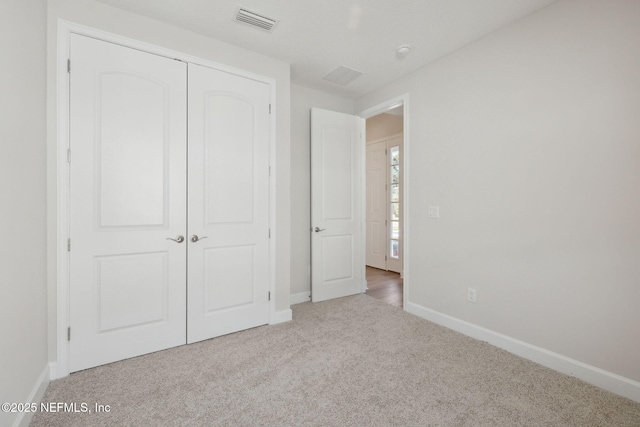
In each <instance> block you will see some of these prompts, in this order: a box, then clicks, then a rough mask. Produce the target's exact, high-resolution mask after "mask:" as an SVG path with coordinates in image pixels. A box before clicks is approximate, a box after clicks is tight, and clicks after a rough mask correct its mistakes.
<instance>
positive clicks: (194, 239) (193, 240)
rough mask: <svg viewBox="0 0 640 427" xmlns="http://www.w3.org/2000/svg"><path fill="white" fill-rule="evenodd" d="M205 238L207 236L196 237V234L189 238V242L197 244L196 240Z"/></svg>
mask: <svg viewBox="0 0 640 427" xmlns="http://www.w3.org/2000/svg"><path fill="white" fill-rule="evenodd" d="M206 238H207V236H202V237H198V235H197V234H194V235H193V236H191V241H192V242H193V243H195V242H197V241H198V240H202V239H206Z"/></svg>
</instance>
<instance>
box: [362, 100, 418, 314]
mask: <svg viewBox="0 0 640 427" xmlns="http://www.w3.org/2000/svg"><path fill="white" fill-rule="evenodd" d="M400 105H402V106H403V109H404V113H403V116H402V147H403V148H402V149H403V152H402V160H403V167H402V169H401V172H400V173H401V175H402V183H403V187H402V189H403V193H402V248H401V251H402V257H403V260H402V273H401V275H402V277H403V285H402V309H403V310H405V311H406V310H407V303H408V301H409V295H410V277H411V273H410V268H409V259H410V257H409V239H410V236H409V233H408V230H409V206H410V202H409V200H410V194H411V193H410V191H409V189H410V182H409V163H410V157H409V152H410V147H409V140H410V138H409V130H410V127H409V94H408V93H404V94H402V95H399V96H396V97H395V98H391V99H388V100H387V101H384V102H381V103H379V104H376V105H374V106H373V107H369V108H365V109H364V110H361V111H360V112H358V113H357V115H358V116H360V117H361V118H363V119H365V120H366V119H368V118H370V117H373V116H377V115H378V114H382V113H384V112H386V111H389V110H391V109H393V108H396V107H399V106H400ZM364 139H365V140H364V141H363V142H362V144H363V145H362V153H363V156H365V155H366V149H367V142H366V138H364ZM363 174H365V175H364V176H363V177H362V179H364V180H366V171H364V170H363ZM365 182H366V181H365ZM361 197H362V199H363V200H362V203H365V205H364V206H366V197H367V194H366V191H363V192H362V194H361ZM365 222H366V221H363V223H365ZM364 227H366V224H364ZM363 231H365V232H366V229H365V230H363ZM365 239H366V235H365ZM363 246H364V247H363V249H362V250H363V256H364V257H366V251H367V248H366V246H367V245H366V242H365V244H364V245H363ZM363 259H366V258H363ZM364 283H365V286H366V280H365V281H364ZM365 290H366V287H365V289H363V292H364V291H365Z"/></svg>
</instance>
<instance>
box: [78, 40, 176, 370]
mask: <svg viewBox="0 0 640 427" xmlns="http://www.w3.org/2000/svg"><path fill="white" fill-rule="evenodd" d="M71 64H72V70H71V75H70V87H71V93H70V97H71V112H70V114H71V122H70V130H71V140H70V147H71V163H70V173H71V185H70V192H71V201H70V212H71V214H70V215H71V218H70V237H71V250H70V270H71V276H70V307H71V308H70V323H71V334H70V335H71V339H70V370H71V371H72V372H73V371H78V370H81V369H85V368H88V367H92V366H97V365H101V364H105V363H109V362H113V361H116V360H121V359H125V358H128V357H133V356H137V355H141V354H144V353H149V352H153V351H157V350H161V349H164V348H168V347H172V346H177V345H180V344H184V343H185V328H186V325H185V319H186V312H185V307H186V301H185V288H186V275H185V271H186V242H182V243H178V242H176V241H173V240H167V239H168V238H176V236H179V235H184V234H185V231H186V230H185V224H186V212H185V211H186V209H185V207H186V192H185V189H186V85H185V81H186V64H184V63H182V62H179V61H175V60H171V59H167V58H163V57H160V56H157V55H152V54H147V53H144V52H140V51H137V50H134V49H129V48H125V47H121V46H117V45H114V44H111V43H107V42H102V41H98V40H95V39H92V38H88V37H83V36H79V35H72V37H71ZM178 240H179V239H178Z"/></svg>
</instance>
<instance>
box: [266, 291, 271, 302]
mask: <svg viewBox="0 0 640 427" xmlns="http://www.w3.org/2000/svg"><path fill="white" fill-rule="evenodd" d="M267 298H269V301H271V291H269V295H268V296H267Z"/></svg>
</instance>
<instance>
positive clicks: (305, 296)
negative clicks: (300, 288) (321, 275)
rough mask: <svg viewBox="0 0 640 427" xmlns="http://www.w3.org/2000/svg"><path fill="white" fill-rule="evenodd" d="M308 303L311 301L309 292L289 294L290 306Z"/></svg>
mask: <svg viewBox="0 0 640 427" xmlns="http://www.w3.org/2000/svg"><path fill="white" fill-rule="evenodd" d="M308 301H311V292H309V291H305V292H298V293H297V294H291V295H290V296H289V304H290V305H295V304H300V303H303V302H308Z"/></svg>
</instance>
